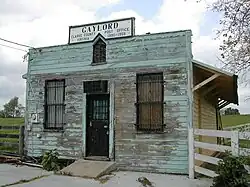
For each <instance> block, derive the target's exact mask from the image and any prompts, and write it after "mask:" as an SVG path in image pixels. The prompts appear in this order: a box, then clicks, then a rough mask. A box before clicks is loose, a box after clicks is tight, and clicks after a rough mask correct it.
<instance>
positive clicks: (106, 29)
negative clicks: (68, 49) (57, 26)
mask: <svg viewBox="0 0 250 187" xmlns="http://www.w3.org/2000/svg"><path fill="white" fill-rule="evenodd" d="M134 21H135V18H125V19H119V20H112V21H106V22H98V23H91V24H86V25H77V26H70V27H69V44H73V43H81V42H88V41H92V40H94V39H95V37H96V36H97V35H98V34H101V35H102V36H103V37H104V38H105V39H111V38H121V37H129V36H134Z"/></svg>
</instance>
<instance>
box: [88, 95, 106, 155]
mask: <svg viewBox="0 0 250 187" xmlns="http://www.w3.org/2000/svg"><path fill="white" fill-rule="evenodd" d="M86 97H87V98H86V99H87V100H86V102H87V104H88V102H89V104H90V105H92V106H87V107H86V137H85V138H86V157H106V158H109V127H108V134H106V133H104V134H103V132H101V134H99V133H98V134H99V135H100V136H101V139H102V138H104V139H106V138H107V136H108V139H107V140H108V142H107V143H108V144H107V145H105V149H107V152H106V151H105V152H106V154H105V155H100V156H98V155H92V156H91V155H89V154H90V149H91V147H92V146H95V145H93V144H92V143H91V142H88V138H89V137H87V136H88V135H89V134H90V132H91V130H90V128H89V126H88V125H89V123H90V120H92V118H89V117H88V116H87V114H88V112H90V111H88V110H89V108H88V107H90V108H91V110H92V112H93V109H92V107H93V102H92V101H93V100H105V101H107V102H108V110H109V105H110V104H109V100H110V95H109V93H105V94H87V96H86ZM109 112H110V111H108V115H107V117H108V124H107V125H109V122H110V119H109V117H110V115H109ZM92 115H93V114H92ZM104 126H105V125H104ZM99 130H100V129H99ZM103 130H104V129H103ZM104 131H105V130H104ZM105 132H106V131H105ZM99 138H100V137H99ZM104 139H103V141H104ZM98 149H102V148H101V147H98ZM101 152H103V151H101ZM99 153H100V152H99ZM99 153H96V152H95V153H94V154H99Z"/></svg>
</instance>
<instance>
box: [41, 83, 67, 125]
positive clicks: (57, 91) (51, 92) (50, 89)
mask: <svg viewBox="0 0 250 187" xmlns="http://www.w3.org/2000/svg"><path fill="white" fill-rule="evenodd" d="M64 101H65V80H64V79H63V80H47V81H46V82H45V105H44V109H45V120H44V128H45V129H63V125H64V124H65V104H64Z"/></svg>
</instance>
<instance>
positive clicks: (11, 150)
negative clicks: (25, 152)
mask: <svg viewBox="0 0 250 187" xmlns="http://www.w3.org/2000/svg"><path fill="white" fill-rule="evenodd" d="M1 151H8V152H17V151H18V149H17V148H14V147H9V146H0V152H1Z"/></svg>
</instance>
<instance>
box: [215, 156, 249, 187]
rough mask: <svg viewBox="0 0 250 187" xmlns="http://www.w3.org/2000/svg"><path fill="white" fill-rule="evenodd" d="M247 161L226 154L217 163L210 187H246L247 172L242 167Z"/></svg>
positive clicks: (244, 158) (243, 158)
mask: <svg viewBox="0 0 250 187" xmlns="http://www.w3.org/2000/svg"><path fill="white" fill-rule="evenodd" d="M246 162H248V160H247V159H246V157H236V156H232V155H231V154H230V153H228V152H227V153H226V155H225V157H224V158H223V160H222V161H219V163H218V166H217V170H216V173H217V174H218V176H217V177H214V178H213V185H212V187H247V186H248V185H247V176H248V173H247V170H246V169H245V167H244V164H246Z"/></svg>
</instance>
